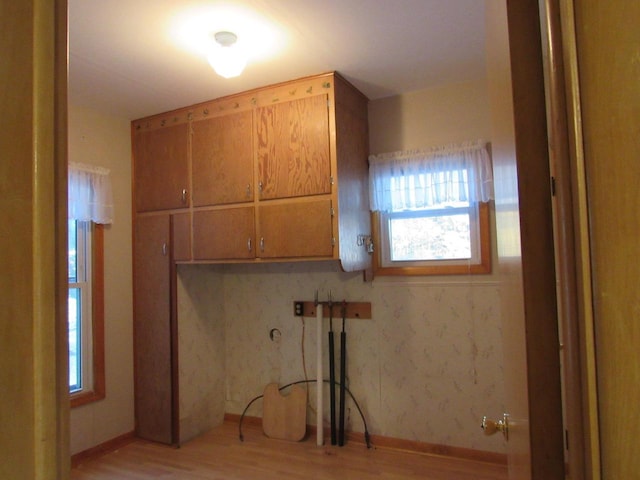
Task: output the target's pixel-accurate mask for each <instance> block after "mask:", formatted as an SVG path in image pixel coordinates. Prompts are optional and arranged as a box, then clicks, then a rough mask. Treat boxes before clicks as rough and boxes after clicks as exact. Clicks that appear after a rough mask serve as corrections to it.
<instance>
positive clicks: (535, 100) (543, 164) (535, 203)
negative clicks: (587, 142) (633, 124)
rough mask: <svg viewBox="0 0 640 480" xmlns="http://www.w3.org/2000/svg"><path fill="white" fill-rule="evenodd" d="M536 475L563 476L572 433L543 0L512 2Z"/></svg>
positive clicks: (547, 479)
mask: <svg viewBox="0 0 640 480" xmlns="http://www.w3.org/2000/svg"><path fill="white" fill-rule="evenodd" d="M507 19H508V27H509V48H510V56H511V75H512V88H513V108H514V131H515V148H516V165H517V169H518V198H519V203H520V230H521V250H522V280H523V288H524V312H525V329H526V345H525V346H526V352H527V384H528V395H529V426H530V453H531V479H532V480H542V479H544V480H553V479H558V480H562V479H564V477H565V469H564V438H563V428H562V408H561V405H562V395H561V383H560V353H559V347H560V346H559V339H558V318H557V310H556V291H555V289H556V278H555V265H554V263H555V261H554V260H555V259H554V242H553V222H552V209H551V188H550V172H549V152H548V143H547V140H548V136H547V133H548V132H547V119H546V98H545V89H544V74H543V72H544V68H543V63H542V62H543V55H542V49H541V42H540V37H541V26H540V11H539V5H538V1H537V0H529V1H520V2H507Z"/></svg>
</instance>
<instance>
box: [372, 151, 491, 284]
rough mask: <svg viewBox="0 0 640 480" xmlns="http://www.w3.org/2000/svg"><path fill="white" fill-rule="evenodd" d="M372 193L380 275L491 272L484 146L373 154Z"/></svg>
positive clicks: (376, 266) (488, 163) (488, 186)
mask: <svg viewBox="0 0 640 480" xmlns="http://www.w3.org/2000/svg"><path fill="white" fill-rule="evenodd" d="M369 194H370V207H371V210H372V211H373V212H374V221H375V222H376V225H377V227H376V229H375V233H374V243H375V244H376V256H375V257H374V258H375V260H377V261H374V269H375V270H376V272H377V273H378V274H388V275H396V274H399V275H413V274H415V275H423V274H430V273H434V274H447V273H487V272H488V271H490V258H489V257H490V242H489V238H488V236H489V227H488V224H489V213H488V212H489V209H488V206H487V205H488V202H489V201H490V200H491V199H492V198H493V175H492V169H491V159H490V157H489V152H488V148H487V143H486V142H484V141H480V140H478V141H472V142H465V143H461V144H457V145H446V146H442V147H434V148H430V149H422V150H411V151H403V152H393V153H383V154H380V155H371V156H370V157H369Z"/></svg>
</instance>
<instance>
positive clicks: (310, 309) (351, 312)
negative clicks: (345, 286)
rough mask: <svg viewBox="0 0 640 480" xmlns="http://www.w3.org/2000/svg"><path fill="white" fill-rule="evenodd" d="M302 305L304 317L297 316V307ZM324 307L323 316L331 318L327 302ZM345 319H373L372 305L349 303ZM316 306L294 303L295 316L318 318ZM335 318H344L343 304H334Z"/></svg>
mask: <svg viewBox="0 0 640 480" xmlns="http://www.w3.org/2000/svg"><path fill="white" fill-rule="evenodd" d="M297 304H302V315H296V313H297V312H296V305H297ZM321 305H322V316H323V317H324V318H329V305H327V304H326V303H325V302H322V303H321ZM345 306H346V309H347V310H346V315H345V318H359V319H365V320H370V319H371V303H370V302H347V303H346V304H345ZM316 308H317V307H316V304H315V302H293V314H294V315H296V316H298V317H300V316H302V317H315V316H316ZM333 318H334V319H341V318H342V302H334V303H333Z"/></svg>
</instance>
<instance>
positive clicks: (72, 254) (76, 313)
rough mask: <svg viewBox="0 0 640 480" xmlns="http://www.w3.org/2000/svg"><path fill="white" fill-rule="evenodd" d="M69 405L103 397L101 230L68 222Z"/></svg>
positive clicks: (79, 223) (95, 225) (76, 222)
mask: <svg viewBox="0 0 640 480" xmlns="http://www.w3.org/2000/svg"><path fill="white" fill-rule="evenodd" d="M68 238H69V241H68V243H69V304H68V307H69V393H70V394H71V405H72V406H77V405H82V404H85V403H88V402H91V401H95V400H99V399H101V398H104V395H105V387H104V308H103V296H104V292H103V282H102V273H103V263H104V262H103V252H102V251H103V227H102V225H97V224H93V223H92V222H81V221H78V220H68Z"/></svg>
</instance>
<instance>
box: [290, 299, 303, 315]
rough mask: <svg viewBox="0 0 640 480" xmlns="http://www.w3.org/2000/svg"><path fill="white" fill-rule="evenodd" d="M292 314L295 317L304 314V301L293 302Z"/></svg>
mask: <svg viewBox="0 0 640 480" xmlns="http://www.w3.org/2000/svg"><path fill="white" fill-rule="evenodd" d="M293 314H294V315H295V316H296V317H303V316H304V302H293Z"/></svg>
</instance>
